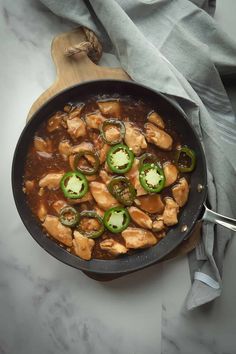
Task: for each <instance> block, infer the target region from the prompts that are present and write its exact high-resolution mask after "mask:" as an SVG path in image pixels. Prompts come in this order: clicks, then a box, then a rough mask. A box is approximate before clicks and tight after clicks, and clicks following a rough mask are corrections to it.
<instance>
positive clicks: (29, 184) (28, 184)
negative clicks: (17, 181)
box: [23, 180, 35, 194]
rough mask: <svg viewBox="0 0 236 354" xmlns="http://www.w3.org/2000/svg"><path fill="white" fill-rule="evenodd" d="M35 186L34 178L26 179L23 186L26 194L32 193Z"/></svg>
mask: <svg viewBox="0 0 236 354" xmlns="http://www.w3.org/2000/svg"><path fill="white" fill-rule="evenodd" d="M34 188H35V181H34V180H32V181H30V180H27V181H25V186H24V188H23V192H24V193H26V194H30V193H31V192H33V190H34Z"/></svg>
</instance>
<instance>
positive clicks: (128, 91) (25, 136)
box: [12, 80, 236, 275]
mask: <svg viewBox="0 0 236 354" xmlns="http://www.w3.org/2000/svg"><path fill="white" fill-rule="evenodd" d="M101 94H105V95H114V94H118V95H121V96H122V95H130V96H132V97H134V98H135V99H142V100H143V101H144V102H146V103H147V104H149V105H150V106H151V107H152V108H153V109H156V110H157V111H158V112H159V113H160V115H161V116H163V118H164V119H165V120H171V121H173V125H174V127H175V130H176V132H177V133H178V134H179V135H180V136H181V139H182V141H184V143H185V144H186V145H189V146H190V147H191V148H192V149H194V150H195V152H196V155H197V165H196V168H195V170H194V172H193V173H192V176H191V192H190V196H189V200H188V203H187V205H186V206H185V207H184V208H183V211H182V212H181V215H180V218H179V223H178V224H177V225H176V226H174V227H172V228H171V229H170V231H168V233H167V236H166V237H165V238H164V239H162V240H161V241H160V242H159V243H158V244H157V245H156V246H154V247H151V248H149V249H146V250H141V251H139V252H137V253H135V254H134V255H126V256H124V257H121V258H118V259H114V260H98V259H92V260H90V261H84V260H82V259H80V258H79V257H76V256H74V255H72V254H70V253H69V252H67V251H66V250H65V249H63V248H62V247H60V246H59V245H58V244H57V243H56V242H54V241H53V240H52V239H50V238H49V237H47V236H46V235H45V233H43V231H42V227H41V225H40V223H38V222H37V220H36V219H35V217H34V216H33V215H32V212H31V211H30V208H29V207H28V205H27V203H26V198H25V195H24V193H23V191H22V184H23V177H22V176H23V174H24V165H25V159H26V154H27V150H28V146H29V144H30V142H31V141H32V137H33V136H34V133H35V131H36V130H37V129H38V126H39V125H40V124H41V122H42V121H44V120H45V119H47V118H48V117H49V116H51V115H52V114H53V113H54V112H55V111H58V110H60V109H62V108H63V107H64V105H65V104H66V103H68V102H76V101H83V98H86V97H88V96H90V95H101ZM12 187H13V194H14V198H15V203H16V206H17V209H18V212H19V214H20V216H21V219H22V221H23V223H24V224H25V226H26V228H27V230H28V231H29V232H30V234H31V236H32V237H33V238H34V239H35V240H36V241H37V242H38V243H39V245H40V246H41V247H42V248H44V249H45V250H46V251H47V252H48V253H50V254H51V255H52V256H54V257H56V258H57V259H59V260H60V261H62V262H63V263H66V264H68V265H70V266H72V267H75V268H78V269H80V270H82V271H85V272H88V273H90V274H91V273H93V274H100V275H105V274H106V275H109V274H110V275H111V274H114V275H118V274H119V275H122V274H125V273H129V272H132V271H136V270H138V269H141V268H145V267H147V266H149V265H151V264H153V263H156V262H157V261H160V260H161V259H162V258H163V257H165V256H166V255H167V254H168V253H170V252H171V251H172V250H174V249H175V248H176V247H177V246H178V245H179V244H180V243H181V242H182V241H183V240H184V239H186V238H187V237H188V236H189V235H190V233H191V231H192V229H193V227H194V225H195V223H196V222H197V221H198V220H199V218H200V217H201V215H202V214H203V212H204V207H205V206H204V202H205V200H206V195H207V172H206V161H205V156H204V152H203V149H202V146H201V143H200V141H199V138H198V136H197V134H196V133H195V131H194V129H193V127H192V126H191V124H190V123H189V122H188V120H187V118H186V117H185V115H184V114H183V112H182V111H180V110H179V109H178V107H176V106H175V105H174V104H173V103H172V102H171V101H170V100H169V99H168V98H166V97H165V96H163V95H162V94H160V93H157V92H155V91H153V90H151V89H149V88H147V87H145V86H142V85H139V84H136V83H134V82H129V81H118V80H98V81H89V82H85V83H82V84H79V85H76V86H73V87H71V88H69V89H66V90H64V91H62V92H60V93H59V94H57V95H56V96H54V97H53V98H52V99H50V100H49V101H48V102H46V103H45V104H44V105H43V106H42V107H41V108H40V109H39V110H38V111H37V112H36V113H35V114H34V115H33V116H32V118H31V120H30V121H29V122H28V124H27V125H26V126H25V128H24V130H23V132H22V134H21V136H20V138H19V141H18V143H17V146H16V149H15V154H14V159H13V165H12ZM207 213H208V216H207ZM209 213H210V218H211V219H213V218H215V219H216V217H215V215H214V214H213V212H211V211H209V210H208V209H207V212H205V214H204V217H205V218H207V217H208V219H209ZM217 216H218V215H217ZM218 219H219V218H218ZM225 220H226V219H224V220H223V221H222V222H221V224H222V223H225V222H226V221H227V222H230V223H231V224H233V223H234V226H233V227H234V228H235V229H236V222H235V221H233V220H232V219H228V218H227V220H226V221H225ZM211 221H213V220H211ZM214 221H216V220H214ZM218 222H220V221H219V220H218ZM224 226H227V225H224Z"/></svg>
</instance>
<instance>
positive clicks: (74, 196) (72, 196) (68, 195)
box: [60, 171, 88, 199]
mask: <svg viewBox="0 0 236 354" xmlns="http://www.w3.org/2000/svg"><path fill="white" fill-rule="evenodd" d="M73 176H77V177H79V179H80V180H81V181H82V183H83V187H84V188H83V189H82V191H81V192H80V193H79V194H74V193H70V192H69V191H68V190H66V185H65V182H66V180H67V178H68V177H73ZM60 187H61V190H62V192H63V194H64V196H65V197H66V198H70V199H79V198H82V197H83V196H84V195H85V194H86V193H87V192H88V181H87V179H86V177H85V176H84V175H83V174H82V173H81V172H78V171H69V172H67V173H65V174H64V176H63V177H62V179H61V181H60Z"/></svg>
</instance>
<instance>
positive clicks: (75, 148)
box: [71, 141, 94, 154]
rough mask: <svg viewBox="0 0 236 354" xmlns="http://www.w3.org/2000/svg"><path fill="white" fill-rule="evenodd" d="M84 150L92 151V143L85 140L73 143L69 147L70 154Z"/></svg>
mask: <svg viewBox="0 0 236 354" xmlns="http://www.w3.org/2000/svg"><path fill="white" fill-rule="evenodd" d="M84 150H89V151H93V150H94V148H93V144H91V143H89V142H87V141H83V142H82V143H80V144H78V145H74V146H72V148H71V153H72V154H78V152H80V151H84Z"/></svg>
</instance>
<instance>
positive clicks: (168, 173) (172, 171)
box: [163, 162, 179, 187]
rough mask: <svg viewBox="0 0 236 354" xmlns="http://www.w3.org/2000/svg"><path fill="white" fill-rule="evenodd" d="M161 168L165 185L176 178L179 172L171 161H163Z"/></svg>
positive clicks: (168, 184)
mask: <svg viewBox="0 0 236 354" xmlns="http://www.w3.org/2000/svg"><path fill="white" fill-rule="evenodd" d="M163 169H164V175H165V178H166V181H165V187H168V186H170V185H171V184H173V183H174V182H175V181H176V180H177V178H178V173H179V172H178V170H177V167H176V166H175V165H173V164H172V163H171V162H166V163H164V165H163Z"/></svg>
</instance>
